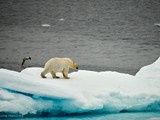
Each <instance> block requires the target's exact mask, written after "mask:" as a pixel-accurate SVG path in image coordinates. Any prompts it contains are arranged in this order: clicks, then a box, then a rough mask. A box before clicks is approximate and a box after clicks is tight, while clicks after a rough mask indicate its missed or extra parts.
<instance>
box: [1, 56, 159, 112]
mask: <svg viewBox="0 0 160 120" xmlns="http://www.w3.org/2000/svg"><path fill="white" fill-rule="evenodd" d="M42 70H43V68H36V67H31V68H26V69H24V70H22V71H21V72H16V71H11V70H7V69H0V112H5V113H7V112H9V113H20V114H22V115H26V114H41V113H42V112H48V113H49V114H51V115H57V114H62V113H63V114H71V113H85V112H100V113H101V112H106V113H115V112H126V111H132V112H134V111H135V112H137V111H160V58H159V59H158V60H157V61H155V62H154V63H153V64H151V65H148V66H145V67H143V68H141V69H140V71H139V72H137V74H136V75H135V76H133V75H129V74H124V73H118V72H115V71H103V72H95V71H86V70H79V71H78V72H72V73H70V74H69V76H70V78H71V79H64V78H63V77H62V75H61V74H59V76H61V79H53V78H51V75H50V74H47V77H48V78H47V79H43V78H41V77H40V73H41V71H42Z"/></svg>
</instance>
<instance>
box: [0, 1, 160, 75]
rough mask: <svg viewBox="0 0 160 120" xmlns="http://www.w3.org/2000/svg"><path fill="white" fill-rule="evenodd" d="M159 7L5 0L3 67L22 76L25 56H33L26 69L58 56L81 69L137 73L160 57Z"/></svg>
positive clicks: (0, 23)
mask: <svg viewBox="0 0 160 120" xmlns="http://www.w3.org/2000/svg"><path fill="white" fill-rule="evenodd" d="M159 6H160V1H159V0H1V1H0V56H1V57H0V67H1V68H8V69H13V70H18V71H20V70H22V68H21V62H22V59H23V57H25V56H31V57H32V60H31V61H27V63H26V64H25V65H26V67H27V66H43V65H44V64H45V62H46V61H47V60H48V59H49V58H51V57H57V56H58V57H70V58H72V59H74V60H75V61H76V62H77V63H78V64H79V66H80V69H89V70H95V71H102V70H103V71H107V70H116V71H118V72H124V73H130V74H135V73H136V72H137V71H138V70H139V69H140V68H141V67H143V66H145V65H148V64H150V63H152V62H154V61H155V60H156V59H157V58H158V57H159V56H160V27H158V26H155V25H154V24H155V23H160V7H159ZM61 18H63V19H64V20H61ZM42 24H49V25H50V27H43V26H41V25H42Z"/></svg>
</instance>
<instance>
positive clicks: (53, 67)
mask: <svg viewBox="0 0 160 120" xmlns="http://www.w3.org/2000/svg"><path fill="white" fill-rule="evenodd" d="M69 68H72V69H78V65H77V63H76V62H74V61H73V60H71V59H70V58H51V59H50V60H48V61H47V62H46V64H45V66H44V70H43V71H42V72H41V77H42V78H46V76H45V75H46V74H47V73H49V72H50V73H51V74H52V77H53V78H59V77H58V76H56V73H57V72H62V73H63V76H64V78H66V79H69V77H68V71H69Z"/></svg>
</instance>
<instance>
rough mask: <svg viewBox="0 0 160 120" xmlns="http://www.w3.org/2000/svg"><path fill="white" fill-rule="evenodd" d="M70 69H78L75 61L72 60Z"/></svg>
mask: <svg viewBox="0 0 160 120" xmlns="http://www.w3.org/2000/svg"><path fill="white" fill-rule="evenodd" d="M70 67H71V68H72V69H78V65H77V63H76V62H74V61H72V65H71V66H70Z"/></svg>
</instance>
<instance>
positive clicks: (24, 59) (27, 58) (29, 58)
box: [21, 57, 31, 67]
mask: <svg viewBox="0 0 160 120" xmlns="http://www.w3.org/2000/svg"><path fill="white" fill-rule="evenodd" d="M26 60H31V57H25V58H23V61H22V65H21V66H22V67H23V65H24V63H25V61H26Z"/></svg>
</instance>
